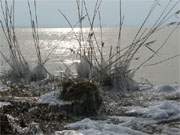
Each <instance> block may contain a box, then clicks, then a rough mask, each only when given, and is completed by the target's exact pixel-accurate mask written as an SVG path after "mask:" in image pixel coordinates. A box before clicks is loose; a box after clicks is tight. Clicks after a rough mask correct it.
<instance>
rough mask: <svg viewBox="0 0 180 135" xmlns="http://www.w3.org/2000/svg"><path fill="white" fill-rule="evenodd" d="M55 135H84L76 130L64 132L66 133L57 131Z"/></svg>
mask: <svg viewBox="0 0 180 135" xmlns="http://www.w3.org/2000/svg"><path fill="white" fill-rule="evenodd" d="M55 135H83V134H82V133H80V132H78V131H74V130H64V131H56V132H55Z"/></svg>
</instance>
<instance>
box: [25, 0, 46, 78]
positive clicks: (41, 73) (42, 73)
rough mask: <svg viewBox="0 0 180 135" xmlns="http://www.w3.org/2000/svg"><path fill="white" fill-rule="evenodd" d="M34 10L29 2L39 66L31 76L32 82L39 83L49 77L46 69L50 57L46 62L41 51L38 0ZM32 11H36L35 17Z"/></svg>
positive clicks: (33, 70)
mask: <svg viewBox="0 0 180 135" xmlns="http://www.w3.org/2000/svg"><path fill="white" fill-rule="evenodd" d="M33 6H34V10H32V8H31V4H30V2H29V0H28V9H29V15H30V22H31V28H32V37H33V41H34V47H35V50H36V55H37V65H36V66H35V67H34V69H32V74H31V76H30V80H31V81H38V80H43V79H45V78H46V77H47V74H48V73H49V72H48V71H47V70H46V68H45V66H44V65H45V63H46V62H47V59H48V57H47V58H46V60H44V61H43V60H42V55H41V49H40V41H39V32H38V16H37V3H36V0H33ZM32 11H34V16H33V13H32Z"/></svg>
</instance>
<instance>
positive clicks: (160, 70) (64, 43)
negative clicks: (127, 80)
mask: <svg viewBox="0 0 180 135" xmlns="http://www.w3.org/2000/svg"><path fill="white" fill-rule="evenodd" d="M169 31H170V29H165V30H163V31H161V32H160V33H157V34H156V35H155V36H154V37H153V39H154V40H157V42H156V43H155V44H154V45H152V46H151V47H152V48H157V47H158V46H160V45H161V44H162V43H163V42H162V41H163V40H164V39H165V38H166V37H167V36H168V32H169ZM16 32H17V35H18V39H19V43H20V46H21V49H22V52H23V54H24V55H25V57H26V59H27V60H28V62H29V63H30V65H34V63H36V61H37V59H36V55H35V49H34V46H33V40H32V35H31V29H29V28H19V29H17V31H16ZM75 32H77V33H78V29H75ZM84 32H85V35H87V32H88V28H86V29H84ZM136 32H137V28H124V29H123V34H122V35H123V36H122V47H123V46H127V45H129V44H130V43H131V41H132V40H133V37H134V35H135V33H136ZM39 35H40V43H41V51H42V54H43V58H44V59H45V58H46V56H47V55H48V53H49V52H50V51H52V50H53V51H52V54H51V57H50V60H49V61H48V62H47V63H46V67H47V69H48V70H49V71H50V72H52V73H54V74H59V73H60V72H61V68H64V64H62V62H64V63H65V64H67V65H68V66H69V67H72V69H73V68H74V66H75V64H73V63H76V62H78V58H76V57H75V55H73V54H72V53H71V52H70V51H69V48H74V49H77V48H78V43H77V41H76V40H75V37H74V36H73V34H72V32H71V29H68V28H41V29H39ZM117 35H118V30H117V29H116V28H104V29H103V40H104V42H105V46H104V48H103V49H104V55H107V54H109V53H108V52H109V49H110V46H111V45H112V46H115V45H116V44H117ZM96 36H97V39H98V40H99V39H100V32H99V29H96ZM6 44H7V43H6V42H5V38H4V37H3V34H2V32H0V49H1V50H3V52H4V53H5V54H7V53H8V51H7V46H6ZM179 51H180V49H179V30H177V31H176V32H175V33H174V35H173V36H172V37H171V39H170V40H169V42H167V45H166V46H165V47H164V48H163V49H162V51H161V52H159V55H158V56H157V57H155V58H154V59H153V60H152V61H150V63H154V62H157V61H159V60H163V59H164V58H167V57H170V56H173V55H176V54H178V53H179ZM150 53H151V52H150V51H149V50H148V49H144V50H141V52H140V53H138V54H137V59H138V58H139V57H141V58H142V59H139V60H135V61H134V62H133V63H132V65H131V66H132V67H135V66H136V65H138V64H139V63H140V62H142V61H143V60H145V59H146V58H147V57H148V55H149V54H150ZM179 63H180V59H179V58H175V59H173V60H171V61H168V62H166V63H163V64H161V65H156V66H153V67H145V68H143V69H142V70H140V71H139V72H138V73H137V75H136V78H137V79H138V80H141V79H142V78H147V79H149V80H150V81H152V82H153V83H155V84H169V83H180V70H179V69H180V68H179V67H180V64H179ZM5 69H7V65H6V64H5V62H4V61H2V58H1V57H0V70H1V71H3V70H5Z"/></svg>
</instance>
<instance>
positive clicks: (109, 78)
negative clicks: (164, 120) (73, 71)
mask: <svg viewBox="0 0 180 135" xmlns="http://www.w3.org/2000/svg"><path fill="white" fill-rule="evenodd" d="M101 3H102V0H96V2H95V6H94V12H93V13H90V12H89V10H88V5H87V3H86V1H85V0H77V1H76V5H77V13H78V17H79V20H78V23H76V25H73V23H71V22H70V19H69V18H68V16H66V15H65V14H64V13H63V12H62V11H60V10H59V13H60V14H61V15H62V16H63V17H64V18H65V20H66V21H67V23H68V24H69V26H70V27H71V28H72V32H73V33H74V35H75V38H76V40H77V42H78V44H79V51H76V50H73V49H72V48H70V50H71V51H72V52H73V53H75V54H77V56H78V57H79V59H80V63H79V64H77V74H78V77H79V78H86V79H89V80H95V81H97V82H98V83H99V84H101V85H102V86H112V87H113V88H115V89H118V90H121V91H123V90H125V91H127V90H133V89H137V83H136V82H135V81H134V80H133V78H134V75H135V73H136V72H137V71H139V70H140V69H141V68H142V67H144V66H147V65H149V64H148V62H149V61H150V60H151V59H152V58H154V57H156V56H158V55H159V51H160V50H161V49H162V48H163V47H164V46H165V45H166V43H167V41H168V40H169V38H170V37H171V35H172V34H173V33H174V32H175V31H176V29H177V28H178V27H179V24H180V23H179V21H178V19H177V18H176V19H175V21H173V22H172V21H171V20H173V19H174V16H178V14H179V13H180V12H179V11H176V12H174V10H175V8H176V7H177V5H178V4H179V1H176V2H174V1H169V2H167V5H165V6H164V7H161V8H162V11H161V12H159V15H158V17H157V19H156V21H155V22H153V23H152V25H151V26H150V27H149V28H147V24H148V23H149V22H151V17H153V15H154V13H155V12H156V11H157V10H156V9H158V8H159V6H162V5H160V4H159V3H158V2H157V1H156V0H155V1H154V3H153V5H152V7H151V8H150V10H149V12H148V13H147V16H146V17H145V18H144V21H143V22H142V24H141V25H140V27H139V29H138V31H137V33H136V34H135V37H134V38H133V39H132V42H131V43H130V44H129V45H128V46H126V47H123V45H122V42H121V40H122V38H123V32H122V29H123V24H124V16H123V11H122V7H121V6H122V4H121V0H120V7H119V9H120V14H119V33H118V35H117V39H116V38H115V39H114V40H117V44H116V43H115V44H114V45H113V46H111V47H110V48H109V51H107V49H104V48H105V47H106V43H105V42H104V41H103V26H102V18H101V10H100V9H101ZM156 14H157V12H156ZM91 15H92V16H91ZM85 21H88V22H89V32H88V35H87V36H86V35H85V34H84V33H83V24H84V23H83V22H85ZM95 21H96V22H99V26H98V28H99V31H100V35H101V36H100V37H101V38H100V39H99V40H98V38H97V35H96V34H97V33H96V30H95V27H96V26H95V25H94V24H95ZM74 26H75V27H77V26H78V27H79V33H78V34H77V33H76V32H75V31H74ZM167 27H172V29H171V31H170V32H169V33H167V37H166V38H165V40H164V41H163V42H162V44H161V45H160V46H159V47H153V46H152V45H155V43H156V39H153V35H154V34H156V33H157V32H159V31H161V30H163V29H164V28H167ZM143 48H145V49H147V50H149V51H150V52H151V53H150V55H149V56H148V57H147V59H145V60H143V58H144V56H142V57H140V58H139V59H142V60H143V62H141V63H140V64H139V65H137V66H136V67H133V68H132V67H131V65H132V63H133V62H135V61H137V59H136V56H137V54H138V53H140V52H141V50H142V49H143ZM154 48H156V49H154ZM104 50H106V52H104ZM139 59H138V60H139ZM168 60H169V59H168ZM164 61H166V60H164ZM164 61H160V62H157V63H156V64H159V63H161V62H164ZM156 64H154V65H156Z"/></svg>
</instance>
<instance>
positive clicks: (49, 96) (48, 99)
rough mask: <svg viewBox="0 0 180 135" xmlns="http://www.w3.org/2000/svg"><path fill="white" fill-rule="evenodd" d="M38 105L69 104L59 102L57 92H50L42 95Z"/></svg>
mask: <svg viewBox="0 0 180 135" xmlns="http://www.w3.org/2000/svg"><path fill="white" fill-rule="evenodd" d="M38 102H39V103H44V104H49V105H65V104H71V103H70V102H65V101H62V100H60V98H59V91H52V92H49V93H46V94H45V95H42V96H41V97H40V98H39V100H38Z"/></svg>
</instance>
